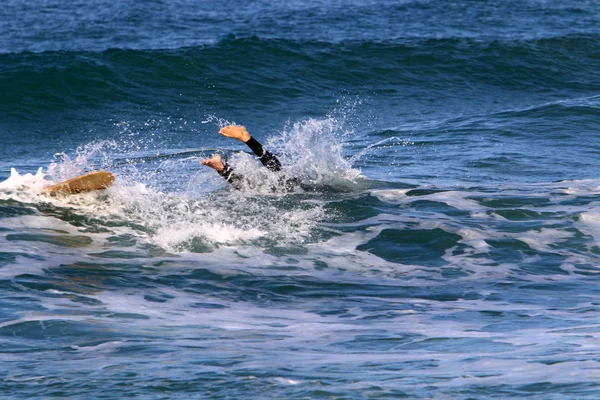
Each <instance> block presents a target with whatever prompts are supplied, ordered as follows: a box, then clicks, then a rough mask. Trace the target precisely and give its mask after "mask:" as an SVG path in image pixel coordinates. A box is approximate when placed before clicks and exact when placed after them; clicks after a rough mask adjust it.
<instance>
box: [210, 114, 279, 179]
mask: <svg viewBox="0 0 600 400" xmlns="http://www.w3.org/2000/svg"><path fill="white" fill-rule="evenodd" d="M219 133H220V134H221V135H223V136H225V137H228V138H232V139H237V140H240V141H242V142H244V143H246V145H247V146H248V147H249V148H250V150H252V152H253V153H254V154H256V156H257V157H258V159H259V160H260V162H261V163H262V164H263V165H264V166H265V167H267V168H268V169H269V170H271V171H280V170H281V163H280V162H279V159H278V158H277V156H275V154H273V153H271V152H270V151H267V150H265V149H264V148H263V147H262V145H261V144H260V143H259V142H258V141H257V140H256V139H254V138H253V137H252V136H251V135H250V133H248V131H247V130H246V128H245V127H243V126H239V125H229V126H226V127H224V128H221V130H219Z"/></svg>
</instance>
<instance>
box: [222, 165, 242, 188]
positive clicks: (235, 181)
mask: <svg viewBox="0 0 600 400" xmlns="http://www.w3.org/2000/svg"><path fill="white" fill-rule="evenodd" d="M217 172H218V173H219V175H221V176H222V177H223V178H225V180H226V181H227V182H229V183H231V186H233V187H234V188H236V189H240V188H241V187H242V182H243V179H244V177H243V176H242V175H240V174H236V173H235V172H233V168H231V167H230V166H229V164H227V163H224V164H223V169H222V170H220V171H217Z"/></svg>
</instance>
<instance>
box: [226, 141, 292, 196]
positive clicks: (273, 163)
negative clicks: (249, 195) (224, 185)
mask: <svg viewBox="0 0 600 400" xmlns="http://www.w3.org/2000/svg"><path fill="white" fill-rule="evenodd" d="M245 143H246V144H247V145H248V147H250V150H252V152H253V153H254V154H256V156H257V157H258V159H259V160H260V162H261V163H262V165H264V166H265V167H267V168H268V169H269V170H270V171H273V172H278V171H281V163H280V162H279V159H277V156H275V154H273V153H271V152H270V151H267V150H265V149H264V148H263V147H262V145H261V144H260V143H259V142H258V141H257V140H256V139H254V138H253V137H252V136H250V139H249V140H248V141H247V142H245ZM219 175H221V176H222V177H223V178H225V179H226V180H227V181H228V182H229V183H231V184H232V186H233V187H234V188H236V189H241V188H242V185H243V183H242V182H243V180H244V177H243V175H240V174H237V173H235V172H234V171H233V168H231V166H229V165H228V164H227V163H225V165H224V168H223V169H222V170H221V171H219ZM284 184H285V186H284V187H285V188H286V190H290V189H291V188H292V187H293V186H296V185H297V184H298V182H297V180H296V179H294V178H292V179H286V180H285V181H284Z"/></svg>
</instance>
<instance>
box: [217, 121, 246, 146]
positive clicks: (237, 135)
mask: <svg viewBox="0 0 600 400" xmlns="http://www.w3.org/2000/svg"><path fill="white" fill-rule="evenodd" d="M219 133H220V134H221V135H223V136H225V137H228V138H232V139H237V140H240V141H242V142H244V143H246V142H247V141H248V140H250V138H251V136H250V134H249V133H248V131H247V130H246V128H245V127H243V126H241V125H228V126H226V127H224V128H221V129H220V130H219Z"/></svg>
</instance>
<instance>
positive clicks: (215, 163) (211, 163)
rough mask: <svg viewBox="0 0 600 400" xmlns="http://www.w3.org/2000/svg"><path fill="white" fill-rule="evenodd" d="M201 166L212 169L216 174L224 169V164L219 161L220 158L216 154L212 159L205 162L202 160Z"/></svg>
mask: <svg viewBox="0 0 600 400" xmlns="http://www.w3.org/2000/svg"><path fill="white" fill-rule="evenodd" d="M202 165H206V166H207V167H211V168H212V169H214V170H216V171H217V172H221V171H223V170H224V169H225V164H224V163H223V160H221V156H220V155H218V154H215V155H213V156H212V158H207V159H205V160H202Z"/></svg>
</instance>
